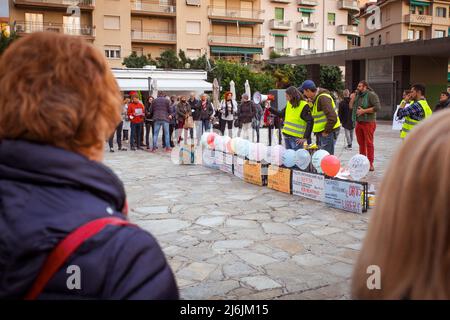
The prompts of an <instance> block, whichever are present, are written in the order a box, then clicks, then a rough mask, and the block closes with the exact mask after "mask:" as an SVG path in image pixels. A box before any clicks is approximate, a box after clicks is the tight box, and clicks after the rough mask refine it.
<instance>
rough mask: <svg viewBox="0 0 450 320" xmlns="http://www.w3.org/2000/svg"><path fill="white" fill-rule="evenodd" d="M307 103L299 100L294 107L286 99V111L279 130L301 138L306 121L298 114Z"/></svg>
mask: <svg viewBox="0 0 450 320" xmlns="http://www.w3.org/2000/svg"><path fill="white" fill-rule="evenodd" d="M307 104H308V103H307V102H306V101H304V100H301V101H300V105H298V106H297V107H296V108H294V107H293V106H292V104H291V103H290V102H289V101H288V103H287V104H286V113H285V115H284V125H283V130H282V131H281V132H283V133H285V134H287V135H290V136H293V137H297V138H303V136H304V135H305V130H306V121H305V120H303V119H302V118H301V117H300V115H301V114H302V111H303V108H304V107H305V106H306V105H307Z"/></svg>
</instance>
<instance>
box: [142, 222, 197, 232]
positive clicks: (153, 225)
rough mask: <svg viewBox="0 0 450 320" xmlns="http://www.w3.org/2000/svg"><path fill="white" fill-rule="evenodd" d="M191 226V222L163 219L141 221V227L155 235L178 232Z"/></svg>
mask: <svg viewBox="0 0 450 320" xmlns="http://www.w3.org/2000/svg"><path fill="white" fill-rule="evenodd" d="M190 225H191V223H190V222H188V221H185V220H180V219H161V220H146V221H141V222H140V223H139V226H140V227H141V228H143V229H145V230H147V231H149V232H151V233H152V234H154V235H161V234H165V233H172V232H177V231H179V230H182V229H185V228H187V227H189V226H190Z"/></svg>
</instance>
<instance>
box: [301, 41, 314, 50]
mask: <svg viewBox="0 0 450 320" xmlns="http://www.w3.org/2000/svg"><path fill="white" fill-rule="evenodd" d="M310 45H311V39H301V40H300V48H302V49H305V50H308V49H309V48H310Z"/></svg>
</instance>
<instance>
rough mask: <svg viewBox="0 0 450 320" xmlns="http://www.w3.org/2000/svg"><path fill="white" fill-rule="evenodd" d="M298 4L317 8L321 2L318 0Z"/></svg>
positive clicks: (303, 0) (298, 2)
mask: <svg viewBox="0 0 450 320" xmlns="http://www.w3.org/2000/svg"><path fill="white" fill-rule="evenodd" d="M297 4H299V5H303V6H317V5H318V4H319V2H318V1H317V0H297Z"/></svg>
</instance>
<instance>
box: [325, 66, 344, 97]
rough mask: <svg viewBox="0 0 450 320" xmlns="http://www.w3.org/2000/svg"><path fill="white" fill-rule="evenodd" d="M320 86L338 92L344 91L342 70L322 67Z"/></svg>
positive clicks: (333, 67) (335, 67)
mask: <svg viewBox="0 0 450 320" xmlns="http://www.w3.org/2000/svg"><path fill="white" fill-rule="evenodd" d="M320 86H321V87H322V88H326V89H328V90H330V91H336V92H338V91H340V90H342V89H344V83H343V81H342V71H341V69H340V68H339V67H337V66H320Z"/></svg>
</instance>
